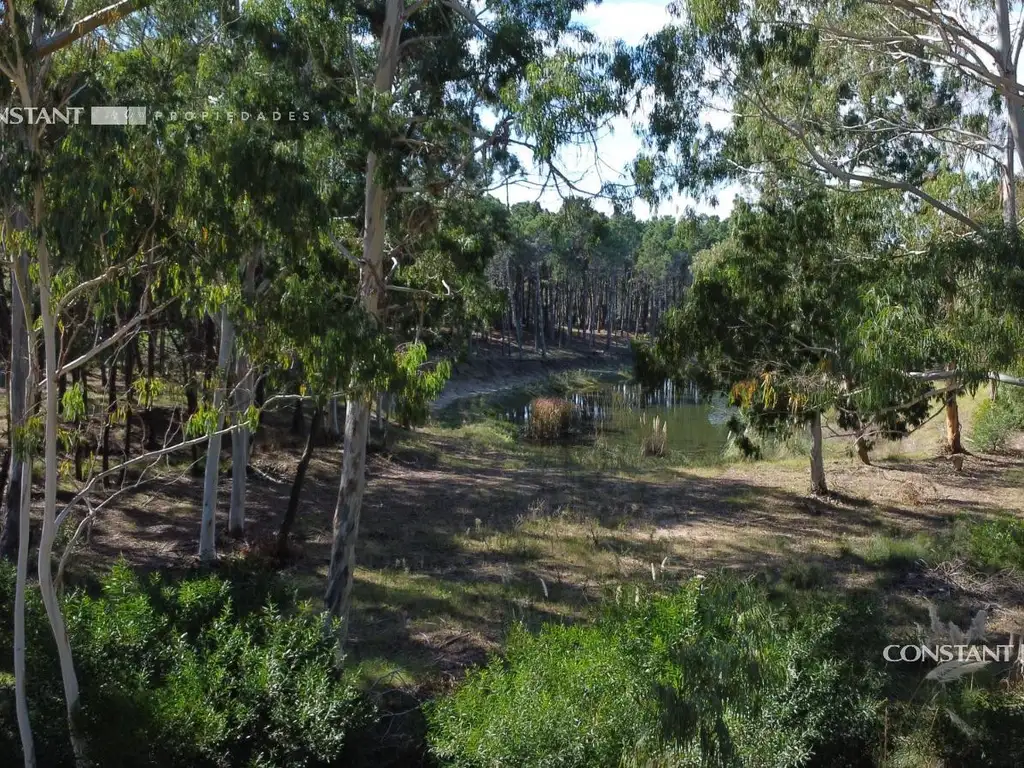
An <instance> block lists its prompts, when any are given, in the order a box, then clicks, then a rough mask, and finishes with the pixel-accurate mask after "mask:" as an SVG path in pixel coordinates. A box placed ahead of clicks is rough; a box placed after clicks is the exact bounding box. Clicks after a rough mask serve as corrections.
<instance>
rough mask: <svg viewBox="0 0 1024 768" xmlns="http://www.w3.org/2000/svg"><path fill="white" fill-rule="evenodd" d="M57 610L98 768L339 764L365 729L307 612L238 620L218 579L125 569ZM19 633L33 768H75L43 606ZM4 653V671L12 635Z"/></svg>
mask: <svg viewBox="0 0 1024 768" xmlns="http://www.w3.org/2000/svg"><path fill="white" fill-rule="evenodd" d="M2 581H3V584H4V587H3V594H2V595H0V597H2V598H3V605H2V606H0V610H4V611H6V612H7V614H8V615H10V611H11V606H12V598H13V573H12V572H11V570H10V569H9V568H4V570H3V573H2ZM32 593H33V594H35V590H33V591H32ZM64 609H65V614H66V618H67V624H68V633H69V635H70V638H71V645H72V649H73V650H74V652H75V661H76V666H77V669H78V674H79V678H80V682H81V689H82V703H83V719H82V730H83V733H84V735H85V736H86V739H87V740H88V743H89V749H90V758H91V759H92V760H93V761H94V762H95V763H96V764H98V765H124V766H131V765H139V766H141V765H147V766H148V765H156V766H220V765H245V766H279V765H288V766H326V765H336V764H339V760H341V756H342V753H343V749H344V746H345V743H346V738H347V736H348V735H350V734H351V732H352V731H353V729H356V728H359V727H361V726H362V725H363V724H364V723H365V721H366V718H367V716H368V710H367V709H366V707H364V706H363V705H362V703H361V701H360V697H359V696H358V693H357V691H356V690H355V688H354V687H353V686H351V685H349V684H348V683H346V682H345V681H344V679H343V678H342V676H341V673H340V670H339V669H338V667H337V662H336V646H335V643H334V641H333V640H332V639H331V638H330V637H329V636H328V634H326V633H325V632H324V626H323V619H322V618H321V615H320V614H318V613H317V612H315V611H313V610H312V608H311V607H310V606H309V605H300V606H297V608H296V610H295V611H294V612H293V613H290V614H287V615H286V614H284V613H282V612H281V611H280V610H278V609H276V608H275V607H274V606H273V605H270V604H267V605H265V606H264V607H262V608H259V609H257V610H254V611H252V612H248V613H242V612H240V611H239V610H238V608H237V606H236V604H235V601H234V600H233V599H232V594H231V590H230V586H229V584H228V582H226V581H224V580H222V579H219V578H217V577H206V578H200V579H190V580H186V581H183V582H180V583H178V584H164V583H163V582H162V581H161V580H160V579H159V578H158V577H156V576H153V577H151V578H150V579H149V580H146V581H143V580H140V579H139V577H138V576H137V575H135V574H134V573H133V572H132V571H131V569H130V568H128V566H126V565H125V564H123V563H121V564H118V565H117V566H115V567H114V569H113V570H112V571H111V573H110V574H109V575H108V576H107V577H106V578H105V579H104V580H103V582H102V590H101V592H100V594H99V595H96V596H90V595H88V594H85V593H84V592H81V591H79V592H75V593H73V594H71V595H70V596H68V597H67V598H66V599H65V601H64ZM27 624H28V630H29V634H30V643H29V646H28V647H29V658H28V660H27V664H28V680H29V683H30V690H29V696H30V706H31V708H32V715H33V717H32V722H33V727H34V730H35V735H36V749H37V752H38V757H39V761H40V764H42V765H53V766H58V765H65V764H70V763H71V756H70V754H68V752H69V749H68V747H67V744H68V739H67V734H66V728H65V726H64V722H65V721H64V718H63V714H62V707H63V700H62V688H61V683H60V674H59V670H58V668H57V662H56V658H55V653H54V651H53V645H52V641H51V642H46V640H47V635H48V634H49V627H48V625H47V624H46V620H45V616H44V614H43V611H42V606H41V605H40V604H39V601H38V598H34V599H33V602H32V603H31V604H30V606H29V611H28V617H27ZM0 641H2V642H3V644H4V647H3V649H2V650H0V652H2V654H3V658H4V660H5V663H6V664H9V663H10V659H11V653H12V650H11V645H10V637H9V635H8V634H6V633H5V634H3V635H0ZM11 688H12V689H11V690H8V691H5V692H3V693H2V694H0V699H2V703H0V749H3V750H4V753H5V754H9V755H13V754H18V752H19V751H20V743H19V742H18V740H17V728H16V725H15V723H14V712H13V700H12V699H13V686H11ZM5 742H6V743H5Z"/></svg>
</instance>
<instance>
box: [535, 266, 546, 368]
mask: <svg viewBox="0 0 1024 768" xmlns="http://www.w3.org/2000/svg"><path fill="white" fill-rule="evenodd" d="M533 276H534V281H535V282H534V286H535V290H534V295H535V296H536V302H537V327H536V329H535V333H536V334H537V336H536V338H537V344H539V345H540V354H541V357H547V355H548V343H547V340H546V339H545V338H544V313H543V311H542V310H541V301H540V264H534V265H533Z"/></svg>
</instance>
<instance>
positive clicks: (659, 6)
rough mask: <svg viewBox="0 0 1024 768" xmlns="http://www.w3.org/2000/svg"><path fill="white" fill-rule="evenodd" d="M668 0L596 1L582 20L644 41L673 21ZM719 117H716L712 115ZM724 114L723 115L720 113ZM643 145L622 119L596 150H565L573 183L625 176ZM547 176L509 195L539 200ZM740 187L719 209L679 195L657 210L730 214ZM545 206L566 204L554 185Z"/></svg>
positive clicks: (591, 185) (615, 35)
mask: <svg viewBox="0 0 1024 768" xmlns="http://www.w3.org/2000/svg"><path fill="white" fill-rule="evenodd" d="M667 5H668V3H667V0H605V2H602V3H601V4H600V5H597V6H591V7H590V8H589V9H588V10H587V11H586V13H584V14H583V15H582V16H581V17H580V21H581V22H582V23H583V24H585V25H586V26H587V27H589V28H590V29H591V30H593V32H594V33H595V34H596V35H597V36H598V37H599V38H601V39H603V40H607V41H609V42H611V41H613V40H616V39H620V40H623V41H624V42H626V43H628V44H636V43H639V42H640V41H641V40H642V39H643V37H644V36H645V35H647V34H650V33H652V32H655V31H657V30H658V29H660V28H661V27H663V26H664V25H665V24H666V23H668V21H669V19H670V17H669V14H668V10H667ZM709 119H712V120H714V119H715V118H714V117H709ZM719 119H721V118H720V117H719ZM639 149H640V140H639V139H638V138H637V137H636V135H635V133H634V131H633V127H632V121H631V120H629V119H626V118H618V119H616V120H614V121H613V122H612V125H611V130H610V131H609V132H608V133H607V134H605V135H602V136H600V137H599V139H598V142H597V152H596V153H595V151H594V148H593V147H588V148H584V149H570V150H566V151H564V152H563V153H562V155H561V164H560V165H561V167H562V168H563V169H564V170H566V171H567V174H566V175H567V176H569V177H570V178H571V179H572V180H573V181H574V183H576V184H577V185H578V186H579V187H581V188H584V189H587V190H592V191H597V190H598V189H600V187H601V183H602V181H614V180H616V179H617V178H621V173H622V170H623V169H624V168H625V167H626V166H627V165H628V163H629V162H630V161H631V160H632V159H633V158H634V157H636V154H637V152H638V151H639ZM521 160H522V161H523V164H524V165H525V166H526V167H528V168H529V167H532V161H531V159H530V157H529V153H524V154H523V155H521ZM542 181H543V179H541V178H539V177H536V178H530V179H528V180H527V181H526V182H525V183H522V184H518V185H512V186H510V188H509V194H508V197H509V200H510V202H511V203H513V204H515V203H517V202H521V201H525V200H531V201H532V200H537V199H538V195H539V193H540V189H539V187H538V182H542ZM737 191H738V190H736V189H729V190H723V191H721V192H720V194H719V196H718V198H719V204H718V206H717V208H711V206H709V205H707V204H705V203H701V202H698V201H695V200H693V199H691V198H689V197H685V196H676V197H675V198H673V199H672V200H670V201H667V202H665V203H663V204H662V205H661V206H660V207H659V209H658V211H657V213H658V214H659V215H673V216H677V215H680V214H682V213H683V212H684V211H685V209H686V208H687V207H693V208H695V209H696V210H698V211H701V212H705V213H717V214H718V215H719V216H723V217H724V216H728V215H729V211H730V210H731V208H732V199H733V195H734V194H736V192H737ZM494 194H495V196H496V197H499V198H500V199H501V200H502V201H504V200H505V189H504V188H502V189H501V190H499V191H495V192H494ZM539 200H540V203H541V205H543V206H544V207H545V208H548V209H551V210H556V209H558V208H559V207H560V206H561V198H560V196H559V194H558V192H557V191H556V190H555V189H553V188H549V189H548V190H547V191H545V192H544V194H543V195H541V196H540V197H539ZM595 205H596V207H597V208H600V209H602V210H604V211H606V212H610V210H611V207H610V206H609V205H608V204H607V203H606V202H605V201H597V202H596V204H595ZM634 212H635V213H636V215H637V216H638V217H639V218H647V217H648V216H650V215H651V211H650V209H649V208H648V206H647V205H645V204H644V203H642V202H637V203H635V205H634Z"/></svg>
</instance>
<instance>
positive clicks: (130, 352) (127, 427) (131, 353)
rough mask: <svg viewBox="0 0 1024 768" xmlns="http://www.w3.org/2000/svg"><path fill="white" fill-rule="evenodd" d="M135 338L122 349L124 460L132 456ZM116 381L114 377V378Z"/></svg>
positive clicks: (125, 471)
mask: <svg viewBox="0 0 1024 768" xmlns="http://www.w3.org/2000/svg"><path fill="white" fill-rule="evenodd" d="M136 341H137V339H135V338H132V339H130V340H129V341H128V343H127V344H126V345H125V350H124V461H125V462H127V461H128V460H129V459H130V458H131V456H132V376H134V374H135V358H136V357H137V352H136V346H135V343H136ZM115 381H116V379H115ZM127 472H128V467H122V468H121V479H120V483H121V486H122V487H123V486H124V481H125V476H126V474H127Z"/></svg>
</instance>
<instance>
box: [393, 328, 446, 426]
mask: <svg viewBox="0 0 1024 768" xmlns="http://www.w3.org/2000/svg"><path fill="white" fill-rule="evenodd" d="M395 367H396V373H395V375H394V377H393V378H392V379H391V382H390V384H389V386H388V391H390V392H391V393H392V394H393V395H394V397H395V414H396V416H397V417H398V423H399V424H401V425H402V426H403V427H405V428H406V429H408V428H410V427H414V426H417V427H418V426H422V425H423V424H426V422H427V418H428V416H429V415H430V403H431V401H433V400H435V399H437V397H438V396H439V395H440V394H441V390H442V389H444V385H445V384H447V383H448V379H449V377H450V376H451V374H452V365H451V363H450V362H449V361H447V360H440V361H438V362H437V363H436V364H435V365H434V366H433V368H432V369H428V368H427V347H426V345H425V344H410V345H408V346H406V347H405V348H403V349H400V350H399V351H398V352H396V353H395Z"/></svg>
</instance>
